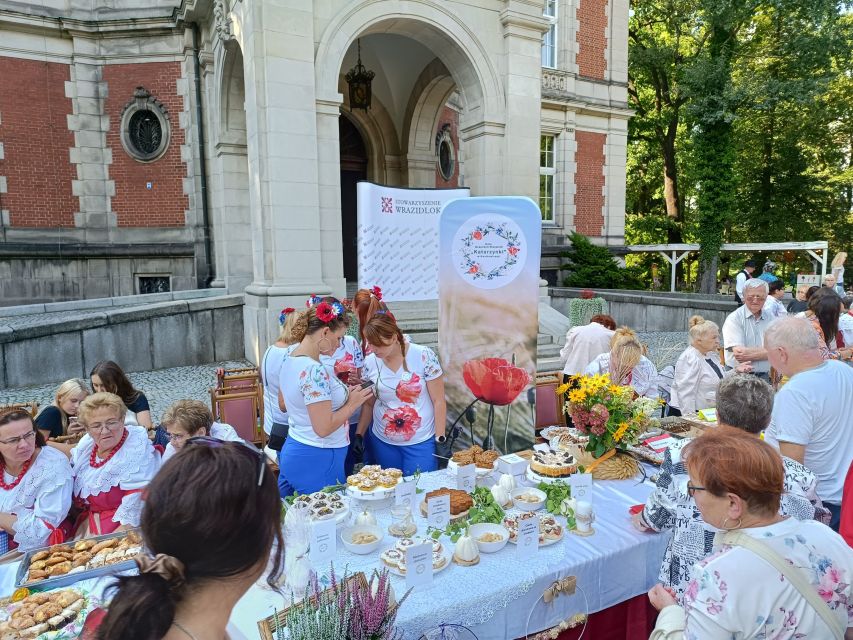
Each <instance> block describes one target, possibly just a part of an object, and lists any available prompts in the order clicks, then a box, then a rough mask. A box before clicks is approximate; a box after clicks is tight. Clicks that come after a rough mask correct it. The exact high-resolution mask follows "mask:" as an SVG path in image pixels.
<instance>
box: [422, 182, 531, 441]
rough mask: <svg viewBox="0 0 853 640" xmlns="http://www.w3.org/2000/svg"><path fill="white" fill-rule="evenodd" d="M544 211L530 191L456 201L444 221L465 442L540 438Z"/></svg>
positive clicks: (443, 301) (447, 324)
mask: <svg viewBox="0 0 853 640" xmlns="http://www.w3.org/2000/svg"><path fill="white" fill-rule="evenodd" d="M541 234H542V217H541V215H540V213H539V208H538V207H537V206H536V204H535V203H534V202H533V201H532V200H530V199H529V198H521V197H476V198H465V199H459V200H453V201H451V202H448V203H447V204H446V205H445V206H444V208H443V209H442V212H441V219H440V221H439V246H440V258H439V264H440V266H439V281H438V282H439V285H438V288H439V296H438V302H439V333H438V340H439V353H440V357H441V365H442V367H443V369H444V373H445V388H446V393H447V420H448V424H452V423H454V422H455V421H456V420H457V418H460V416H461V419H460V420H459V421H458V422H457V425H458V426H459V427H461V431H460V435H459V437H458V439H457V440H456V445H455V447H454V448H455V449H460V448H464V447H467V446H469V445H470V444H472V443H473V444H478V445H480V446H484V444H485V445H486V446H485V447H484V448H495V449H497V450H498V451H500V452H501V453H508V452H513V451H519V450H522V449H527V448H530V447H531V446H532V444H533V430H534V415H535V413H534V410H535V407H534V404H533V400H534V397H535V394H534V393H528V391H531V390H533V385H534V380H535V375H536V339H537V335H538V333H539V312H538V304H539V258H540V250H541Z"/></svg>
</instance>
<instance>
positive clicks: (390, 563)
mask: <svg viewBox="0 0 853 640" xmlns="http://www.w3.org/2000/svg"><path fill="white" fill-rule="evenodd" d="M424 542H431V543H432V571H433V573H438V572H439V571H441V570H442V569H446V568H447V567H448V566H450V558H451V553H450V551H449V550H448V549H446V548H445V547H444V545H443V544H441V542H440V541H438V540H430V539H428V538H400V539H399V540H397V542H396V544H395V545H394V546H393V547H390V548H388V549H386V550H385V551H383V552H382V553H381V554H380V555H379V559H380V560H382V564H384V565H385V566H386V567H388V569H389V571H391V573H393V574H395V575H398V576H405V575H406V549H408V548H409V547H411V546H413V545H416V544H423V543H424Z"/></svg>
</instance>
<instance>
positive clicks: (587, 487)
mask: <svg viewBox="0 0 853 640" xmlns="http://www.w3.org/2000/svg"><path fill="white" fill-rule="evenodd" d="M569 486H570V487H571V488H572V498H573V499H574V500H575V501H576V502H589V503H590V504H592V474H591V473H573V474H572V475H570V476H569Z"/></svg>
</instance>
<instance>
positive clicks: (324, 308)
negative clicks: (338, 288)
mask: <svg viewBox="0 0 853 640" xmlns="http://www.w3.org/2000/svg"><path fill="white" fill-rule="evenodd" d="M337 316H338V314H336V313H335V310H334V309H333V308H332V305H330V304H329V303H328V302H321V303H320V304H318V305H317V319H318V320H319V321H320V322H322V323H323V324H329V323H330V322H331V321H332V320H334V319H335V318H336V317H337Z"/></svg>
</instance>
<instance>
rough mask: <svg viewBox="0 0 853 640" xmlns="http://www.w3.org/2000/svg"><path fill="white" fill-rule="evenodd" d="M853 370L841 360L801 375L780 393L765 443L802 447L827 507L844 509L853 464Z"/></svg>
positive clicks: (774, 404)
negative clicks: (846, 483) (843, 495)
mask: <svg viewBox="0 0 853 640" xmlns="http://www.w3.org/2000/svg"><path fill="white" fill-rule="evenodd" d="M851 416H853V368H851V367H849V366H847V365H846V364H844V363H841V362H838V361H836V360H827V361H826V362H824V363H823V364H820V365H818V366H817V367H814V368H813V369H809V370H807V371H801V372H800V373H798V374H796V375H795V376H793V377H792V378H791V379H790V380H789V381H788V383H787V384H786V385H785V386H784V387H782V388H781V389H780V390H779V393H777V394H776V398H775V400H774V402H773V415H772V417H771V419H770V426H769V427H767V431H766V433H765V434H764V439H765V440H766V441H767V442H769V443H770V444H772V445H773V446H775V447H778V446H779V441H782V442H790V443H792V444H799V445H803V446H805V448H806V453H805V459H804V461H803V464H805V465H806V466H807V467H808V468H809V469H811V470H812V472H813V473H814V474H815V475H816V476H817V478H818V485H817V493H818V495H819V496H820V497H821V499H822V500H823V501H824V502H829V503H832V504H841V491H842V489H843V487H844V476H845V474H846V473H847V468H848V467H849V466H850V461H851V460H853V429H851V424H850V419H851Z"/></svg>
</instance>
